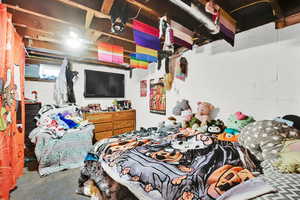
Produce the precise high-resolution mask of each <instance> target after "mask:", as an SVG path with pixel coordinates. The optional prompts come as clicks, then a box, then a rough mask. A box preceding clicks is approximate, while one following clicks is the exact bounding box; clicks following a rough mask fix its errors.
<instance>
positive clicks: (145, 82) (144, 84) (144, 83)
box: [140, 80, 147, 97]
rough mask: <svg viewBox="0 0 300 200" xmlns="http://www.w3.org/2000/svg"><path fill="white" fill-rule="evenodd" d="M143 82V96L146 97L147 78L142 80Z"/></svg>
mask: <svg viewBox="0 0 300 200" xmlns="http://www.w3.org/2000/svg"><path fill="white" fill-rule="evenodd" d="M140 84H141V91H140V93H141V97H146V96H147V81H146V80H142V81H141V82H140Z"/></svg>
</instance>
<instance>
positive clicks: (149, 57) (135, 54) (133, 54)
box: [130, 53, 157, 63]
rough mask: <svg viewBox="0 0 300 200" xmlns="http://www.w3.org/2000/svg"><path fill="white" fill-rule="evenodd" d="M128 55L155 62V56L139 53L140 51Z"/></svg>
mask: <svg viewBox="0 0 300 200" xmlns="http://www.w3.org/2000/svg"><path fill="white" fill-rule="evenodd" d="M130 57H131V58H133V59H136V60H142V61H146V62H149V63H151V62H157V57H154V56H150V55H147V54H141V53H132V54H130Z"/></svg>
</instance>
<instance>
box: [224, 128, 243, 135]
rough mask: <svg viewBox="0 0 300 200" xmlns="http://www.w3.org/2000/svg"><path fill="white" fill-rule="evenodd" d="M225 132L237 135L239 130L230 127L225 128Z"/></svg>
mask: <svg viewBox="0 0 300 200" xmlns="http://www.w3.org/2000/svg"><path fill="white" fill-rule="evenodd" d="M225 133H230V134H232V135H238V134H240V132H239V131H238V130H235V129H232V128H226V129H225Z"/></svg>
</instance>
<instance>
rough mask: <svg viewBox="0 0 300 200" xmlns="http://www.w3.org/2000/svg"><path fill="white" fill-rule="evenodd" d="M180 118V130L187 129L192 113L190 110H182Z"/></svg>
mask: <svg viewBox="0 0 300 200" xmlns="http://www.w3.org/2000/svg"><path fill="white" fill-rule="evenodd" d="M181 116H182V119H183V120H182V123H181V127H182V128H187V127H188V126H189V122H190V121H191V120H192V118H193V112H192V110H191V109H188V110H184V111H182V112H181Z"/></svg>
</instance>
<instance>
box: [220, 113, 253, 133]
mask: <svg viewBox="0 0 300 200" xmlns="http://www.w3.org/2000/svg"><path fill="white" fill-rule="evenodd" d="M254 121H255V120H254V119H253V117H250V116H248V115H245V114H244V113H241V112H236V113H234V114H232V115H230V116H229V118H228V120H227V124H226V125H227V128H230V129H234V130H237V131H240V130H241V129H242V128H244V127H245V126H247V125H248V124H250V123H252V122H254Z"/></svg>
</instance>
